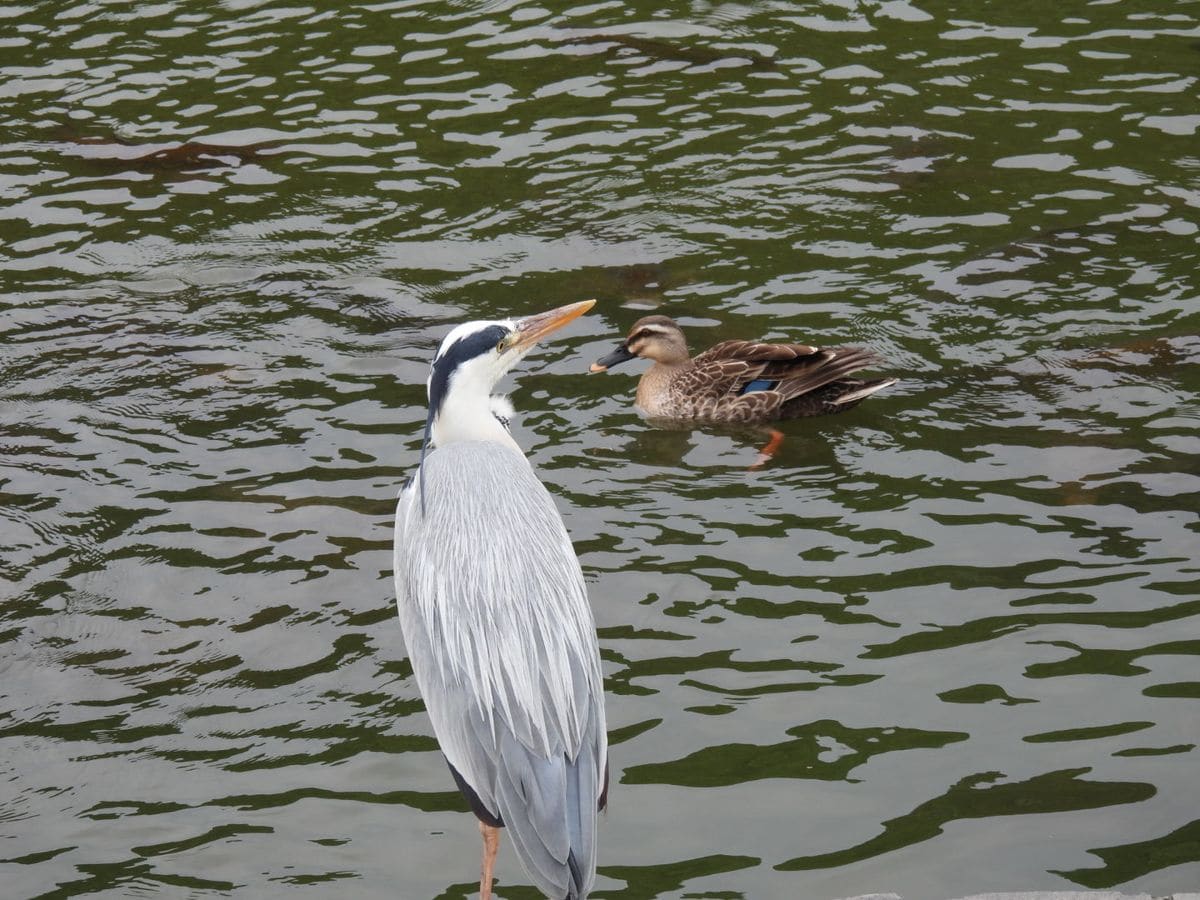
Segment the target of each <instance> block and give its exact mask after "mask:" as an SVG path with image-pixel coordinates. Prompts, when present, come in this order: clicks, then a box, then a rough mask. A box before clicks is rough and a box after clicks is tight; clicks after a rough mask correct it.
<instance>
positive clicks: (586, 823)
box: [496, 734, 597, 900]
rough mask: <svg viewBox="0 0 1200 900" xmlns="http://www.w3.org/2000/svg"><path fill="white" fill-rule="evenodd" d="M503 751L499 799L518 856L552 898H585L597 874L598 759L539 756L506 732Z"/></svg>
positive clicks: (499, 778)
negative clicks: (596, 763)
mask: <svg viewBox="0 0 1200 900" xmlns="http://www.w3.org/2000/svg"><path fill="white" fill-rule="evenodd" d="M500 754H501V765H500V766H499V770H498V772H497V776H498V777H497V783H496V802H497V805H498V806H499V807H500V813H501V815H502V816H503V818H504V824H505V826H506V827H507V829H508V835H509V839H510V841H511V843H512V845H513V849H514V850H515V851H516V853H517V857H518V858H519V859H520V860H521V864H522V865H523V866H524V867H525V871H526V872H527V873H528V874H529V877H530V878H531V879H532V880H533V883H534V884H535V885H537V887H538V889H539V890H541V891H542V893H544V894H545V895H546V896H547V897H555V898H557V897H562V898H566V900H583V898H585V897H587V895H588V892H589V891H591V889H592V882H593V881H594V879H595V873H596V816H597V810H596V801H595V797H596V796H597V785H596V775H595V771H596V767H595V765H594V762H593V761H592V760H590V759H588V760H584V759H582V758H581V759H579V760H576V761H575V762H572V761H571V760H570V759H568V758H567V756H566V755H565V754H564V755H561V756H557V757H555V758H551V759H544V758H540V757H539V756H538V755H537V754H534V753H531V752H530V751H529V750H527V749H526V748H525V747H523V746H522V745H521V744H520V743H519V742H518V741H517V740H515V739H514V738H513V737H512V736H511V735H507V734H506V735H504V736H503V737H502V738H501V748H500ZM583 755H584V754H581V757H582V756H583ZM585 798H592V799H590V800H588V799H585Z"/></svg>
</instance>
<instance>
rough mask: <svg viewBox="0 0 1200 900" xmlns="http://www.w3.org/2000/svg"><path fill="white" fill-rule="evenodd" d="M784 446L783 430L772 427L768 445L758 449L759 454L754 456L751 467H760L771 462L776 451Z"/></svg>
mask: <svg viewBox="0 0 1200 900" xmlns="http://www.w3.org/2000/svg"><path fill="white" fill-rule="evenodd" d="M782 446H783V432H782V431H780V430H779V429H777V428H772V429H771V439H770V440H769V441H767V443H766V445H765V446H764V447H763V448H762V449H761V450H759V451H758V456H756V457H755V458H754V462H753V463H751V464H750V468H751V469H758V468H761V467H762V466H765V465H766V464H767V463H768V462H770V460H771V457H772V456H774V455H775V451H776V450H778V449H779V448H780V447H782Z"/></svg>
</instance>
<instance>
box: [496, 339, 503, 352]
mask: <svg viewBox="0 0 1200 900" xmlns="http://www.w3.org/2000/svg"><path fill="white" fill-rule="evenodd" d="M496 352H497V353H503V352H504V338H500V341H499V343H497V344H496Z"/></svg>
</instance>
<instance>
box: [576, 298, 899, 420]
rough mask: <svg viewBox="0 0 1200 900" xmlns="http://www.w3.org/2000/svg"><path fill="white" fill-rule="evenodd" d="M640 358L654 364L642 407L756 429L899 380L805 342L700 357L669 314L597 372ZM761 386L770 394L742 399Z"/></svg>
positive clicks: (712, 351)
mask: <svg viewBox="0 0 1200 900" xmlns="http://www.w3.org/2000/svg"><path fill="white" fill-rule="evenodd" d="M634 356H641V357H645V358H647V359H651V360H653V361H654V365H653V366H651V367H650V369H649V370H648V371H647V372H646V373H645V374H644V375H642V378H641V381H640V382H639V383H638V389H637V404H638V406H639V407H640V408H641V409H642V411H643V412H644V413H645V414H646V415H648V416H652V417H654V418H664V419H691V420H695V421H701V422H718V423H729V424H753V423H760V422H770V421H774V420H778V419H795V418H800V417H803V416H818V415H825V414H828V413H837V412H842V411H844V410H847V409H850V408H851V407H852V406H855V405H857V404H858V403H859V402H861V401H862V400H863V399H864V398H866V397H868V396H870V395H871V394H873V393H875V392H876V391H878V390H881V389H883V388H885V387H888V386H889V385H892V384H895V382H896V379H895V378H879V379H875V380H871V381H865V380H862V379H857V378H850V377H848V376H850V375H851V374H853V373H854V372H857V371H859V370H860V369H865V368H867V367H869V366H873V365H878V364H879V363H881V362H883V360H882V359H881V358H880V357H879V356H878V355H877V354H876V353H874V352H873V351H871V350H866V349H863V348H860V347H838V348H834V349H820V348H817V347H810V346H808V345H806V344H765V343H758V342H755V341H724V342H722V343H720V344H717V345H716V346H714V347H711V348H709V349H708V350H705V351H704V352H703V353H700V354H698V355H697V356H695V357H694V358H690V357H689V356H688V351H687V343H686V341H685V339H684V337H683V331H682V329H680V327H679V326H678V325H677V324H676V323H675V322H674V321H673V320H672V319H670V318H668V317H667V316H647V317H645V318H643V319H639V320H638V321H637V322H636V323H634V326H633V328H631V329H630V330H629V336H628V337H627V338H626V339H625V341H624V342H623V343H622V344H621V345H620V346H619V347H618V348H617V350H615V351H614V352H613V353H611V354H609V355H608V356H606V357H604V358H603V359H601V360H599V361H598V362H597V363H596V364H595V365H594V366H593V367H592V368H593V370H597V371H598V370H601V369H605V368H607V367H608V366H611V365H616V364H617V363H619V362H622V361H624V360H626V359H632V358H633V357H634ZM754 381H768V382H773V383H774V384H773V386H772V387H770V388H768V389H762V388H761V387H760V388H759V389H755V390H752V391H750V392H749V393H742V391H744V390H745V389H746V387H747V385H750V384H751V383H752V382H754Z"/></svg>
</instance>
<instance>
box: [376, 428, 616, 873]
mask: <svg viewBox="0 0 1200 900" xmlns="http://www.w3.org/2000/svg"><path fill="white" fill-rule="evenodd" d="M420 480H425V482H426V483H425V500H426V509H425V513H424V514H422V511H421V508H420V502H419V500H417V499H416V498H417V494H418V485H419V482H420ZM394 561H395V573H396V600H397V609H398V612H399V616H400V624H401V628H402V630H403V632H404V637H405V643H406V644H407V646H408V652H409V659H410V661H411V663H412V667H413V673H414V675H415V676H416V679H417V683H418V685H419V687H420V689H421V694H422V696H423V697H424V699H425V705H426V708H427V709H428V711H429V717H430V720H431V721H432V723H433V727H434V732H435V734H436V735H437V737H438V742H439V744H440V745H441V748H442V751H443V753H445V755H446V758H447V759H448V760H449V762H450V764H451V765H452V766H454V768H455V769H457V770H458V772H459V774H460V775H461V776H462V777H463V778H464V779H465V780H466V782H467V783H468V784H469V785H470V786H471V788H472V790H474V791H475V792H476V794H477V795H478V797H479V799H480V801H481V802H482V803H483V804H484V805H485V806H486V807H487V808H488V810H489V811H491V812H492V813H493V814H496V815H499V816H501V817H502V818H503V819H504V822H505V824H506V825H507V826H508V829H509V831H510V836H511V838H512V841H513V844H514V847H515V848H516V849H517V852H518V856H519V857H520V859H521V862H522V864H523V865H524V866H525V868H526V871H527V872H528V873H529V875H530V876H531V877H532V878H533V879H534V881H535V883H536V884H537V885H538V887H539V888H540V889H541V890H543V891H545V892H546V893H547V894H548V895H549V896H553V897H567V896H570V897H576V896H578V897H583V896H586V894H587V891H588V890H589V889H590V886H591V882H592V880H593V878H594V873H595V859H596V846H595V825H596V804H597V800H598V798H599V795H600V791H601V789H602V787H601V782H602V779H603V773H604V768H605V765H606V758H607V738H606V734H605V720H604V707H603V697H602V689H603V688H602V677H601V671H600V658H599V649H598V646H597V642H596V632H595V624H594V622H593V619H592V615H591V610H590V608H589V606H588V604H587V595H586V591H585V589H584V585H583V577H582V573H581V572H580V570H579V561H578V559H577V558H576V556H575V552H574V549H573V548H572V547H571V543H570V538H569V537H568V536H567V533H566V529H565V528H564V526H563V524H562V519H561V517H560V516H559V515H558V511H557V510H556V509H555V507H554V502H553V500H552V499H551V497H550V495H549V494H548V493H547V492H546V489H545V488H544V487H543V486H542V484H541V482H540V481H538V479H537V477H536V476H535V475H534V473H533V471H532V469H531V468H530V467H529V464H528V462H527V461H526V460H525V459H524V457H522V456H520V455H519V454H518V453H517V452H515V451H513V450H511V449H510V448H507V447H504V446H502V445H499V444H491V443H483V442H478V443H476V442H464V443H456V444H451V445H448V446H447V447H445V448H443V449H439V450H437V451H435V452H433V453H431V454H430V455H429V456H428V457H427V458H426V460H425V464H424V466H423V468H422V472H421V473H420V474H419V475H418V484H414V485H412V486H409V487H408V488H407V489H406V490H405V491H403V492H402V493H401V497H400V502H399V505H398V507H397V512H396V548H395V559H394Z"/></svg>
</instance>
